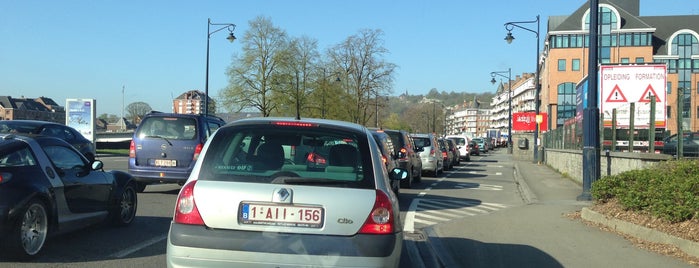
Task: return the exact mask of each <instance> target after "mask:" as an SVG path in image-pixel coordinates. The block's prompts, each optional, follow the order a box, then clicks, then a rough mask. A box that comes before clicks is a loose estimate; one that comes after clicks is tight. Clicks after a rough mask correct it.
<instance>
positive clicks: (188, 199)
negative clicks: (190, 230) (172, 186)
mask: <svg viewBox="0 0 699 268" xmlns="http://www.w3.org/2000/svg"><path fill="white" fill-rule="evenodd" d="M196 183H197V181H192V182H190V183H187V184H185V185H184V187H182V190H180V194H179V195H178V196H177V203H176V204H175V216H174V217H173V220H174V222H175V223H181V224H191V225H204V219H202V218H201V214H199V209H197V204H196V202H194V185H195V184H196Z"/></svg>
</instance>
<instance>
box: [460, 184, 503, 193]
mask: <svg viewBox="0 0 699 268" xmlns="http://www.w3.org/2000/svg"><path fill="white" fill-rule="evenodd" d="M474 185H478V187H473V186H474ZM454 188H459V189H472V190H486V191H502V186H500V185H491V184H476V183H459V184H457V185H456V186H454Z"/></svg>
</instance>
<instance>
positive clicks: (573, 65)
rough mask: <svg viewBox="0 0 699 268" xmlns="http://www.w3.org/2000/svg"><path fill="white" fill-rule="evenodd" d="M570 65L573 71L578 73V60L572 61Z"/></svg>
mask: <svg viewBox="0 0 699 268" xmlns="http://www.w3.org/2000/svg"><path fill="white" fill-rule="evenodd" d="M571 65H572V66H571V68H572V70H573V71H580V59H573V61H572V62H571Z"/></svg>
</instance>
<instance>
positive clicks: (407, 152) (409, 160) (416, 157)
mask: <svg viewBox="0 0 699 268" xmlns="http://www.w3.org/2000/svg"><path fill="white" fill-rule="evenodd" d="M384 132H385V133H386V134H388V136H390V137H391V140H392V141H393V148H394V149H395V150H396V153H395V154H396V156H397V157H398V166H399V167H401V168H403V169H406V170H408V178H409V179H407V180H403V181H402V182H401V187H407V188H412V187H413V182H415V183H419V182H420V181H421V180H422V159H420V152H421V151H422V149H418V148H417V147H416V146H415V141H413V137H411V136H410V133H408V132H407V131H405V130H393V129H385V130H384Z"/></svg>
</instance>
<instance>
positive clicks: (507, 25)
mask: <svg viewBox="0 0 699 268" xmlns="http://www.w3.org/2000/svg"><path fill="white" fill-rule="evenodd" d="M530 23H536V31H535V30H532V29H529V28H526V27H523V26H521V25H520V24H530ZM515 27H517V28H520V29H522V30H527V31H529V32H532V33H534V34H535V35H536V77H535V79H534V86H535V87H536V95H535V96H534V106H535V109H536V117H537V118H539V106H540V105H541V103H540V102H541V101H540V100H539V95H540V94H541V84H540V83H539V72H540V70H539V43H540V42H539V28H540V23H539V15H536V20H533V21H512V22H507V23H505V30H507V36H506V37H505V41H507V43H508V44H511V43H512V40H514V39H515V37H514V36H512V30H513V29H514V28H515ZM538 146H539V122H538V120H537V122H536V128H535V129H534V163H538V162H539V148H538Z"/></svg>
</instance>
